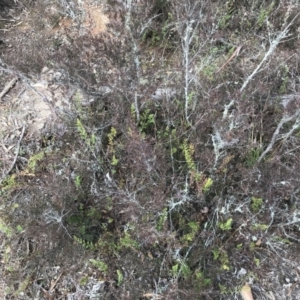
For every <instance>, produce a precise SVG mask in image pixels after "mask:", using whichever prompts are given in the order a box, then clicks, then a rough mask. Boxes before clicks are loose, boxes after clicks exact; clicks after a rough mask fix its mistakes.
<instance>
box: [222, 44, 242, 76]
mask: <svg viewBox="0 0 300 300" xmlns="http://www.w3.org/2000/svg"><path fill="white" fill-rule="evenodd" d="M242 47H243V45H241V46H238V47H237V48H236V49H235V51H234V52H233V53H232V55H231V56H230V57H229V59H228V60H227V61H226V62H225V64H224V65H223V66H222V67H221V68H220V69H219V70H218V71H217V73H220V71H222V70H223V69H224V68H225V67H226V66H227V65H228V64H229V63H230V61H232V60H233V59H234V58H235V57H237V56H238V55H239V53H240V51H241V49H242Z"/></svg>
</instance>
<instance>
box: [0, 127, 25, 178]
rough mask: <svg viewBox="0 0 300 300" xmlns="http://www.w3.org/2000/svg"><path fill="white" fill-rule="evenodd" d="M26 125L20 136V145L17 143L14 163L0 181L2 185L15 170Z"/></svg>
mask: <svg viewBox="0 0 300 300" xmlns="http://www.w3.org/2000/svg"><path fill="white" fill-rule="evenodd" d="M25 128H26V127H25V125H24V126H23V129H22V132H21V135H20V138H19V140H18V143H17V149H16V155H15V158H14V161H13V162H12V164H11V166H10V168H9V169H8V171H7V172H6V173H5V174H4V176H3V177H2V178H1V180H0V184H2V182H3V180H4V179H5V178H6V177H7V176H8V175H9V173H10V172H11V171H12V169H13V168H14V166H15V164H16V162H17V159H18V156H19V151H20V146H21V142H22V139H23V137H24V133H25Z"/></svg>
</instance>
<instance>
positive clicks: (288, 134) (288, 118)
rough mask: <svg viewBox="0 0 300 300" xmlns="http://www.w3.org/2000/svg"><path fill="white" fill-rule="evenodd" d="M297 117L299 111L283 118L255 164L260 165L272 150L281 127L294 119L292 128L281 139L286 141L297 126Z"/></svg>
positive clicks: (299, 113)
mask: <svg viewBox="0 0 300 300" xmlns="http://www.w3.org/2000/svg"><path fill="white" fill-rule="evenodd" d="M299 115H300V111H299V110H298V111H296V112H295V113H294V114H293V115H292V116H284V117H283V118H282V119H281V120H280V122H279V124H278V125H277V128H276V130H275V131H274V133H273V136H272V139H271V142H270V143H269V145H268V147H267V148H266V150H265V151H264V152H263V153H262V154H261V156H260V157H259V158H258V160H257V162H258V163H260V162H261V160H262V159H263V158H264V157H265V156H266V154H267V153H268V152H269V151H270V150H271V149H272V148H273V146H274V144H275V142H276V141H277V137H278V135H279V132H280V129H281V127H282V126H283V125H284V124H285V123H288V122H290V121H292V120H294V119H296V118H297V119H296V122H295V124H294V126H293V127H292V129H291V130H290V131H289V132H288V133H287V134H285V135H284V136H283V138H284V139H285V140H286V139H287V138H288V137H289V136H290V135H291V134H292V133H293V132H294V131H295V130H296V129H297V128H298V126H299Z"/></svg>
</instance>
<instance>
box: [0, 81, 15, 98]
mask: <svg viewBox="0 0 300 300" xmlns="http://www.w3.org/2000/svg"><path fill="white" fill-rule="evenodd" d="M17 81H18V77H15V78H14V79H12V80H11V81H10V82H9V83H8V84H7V85H6V86H5V88H4V89H3V91H2V92H1V93H0V100H2V98H3V97H4V96H5V95H6V94H7V93H8V91H9V90H10V89H11V88H12V87H13V86H14V85H15V83H16V82H17Z"/></svg>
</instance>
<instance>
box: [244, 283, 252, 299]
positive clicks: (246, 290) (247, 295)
mask: <svg viewBox="0 0 300 300" xmlns="http://www.w3.org/2000/svg"><path fill="white" fill-rule="evenodd" d="M241 296H242V297H243V299H244V300H254V299H253V296H252V292H251V287H250V286H249V284H248V283H246V284H245V285H244V286H243V287H242V289H241Z"/></svg>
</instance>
